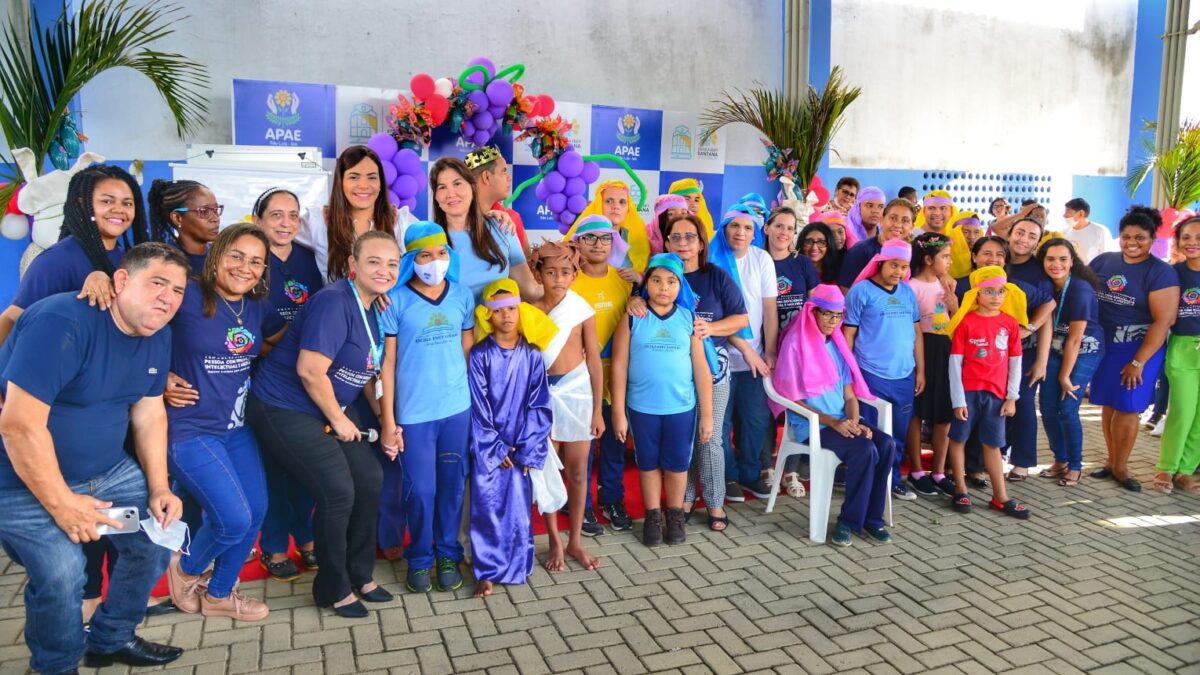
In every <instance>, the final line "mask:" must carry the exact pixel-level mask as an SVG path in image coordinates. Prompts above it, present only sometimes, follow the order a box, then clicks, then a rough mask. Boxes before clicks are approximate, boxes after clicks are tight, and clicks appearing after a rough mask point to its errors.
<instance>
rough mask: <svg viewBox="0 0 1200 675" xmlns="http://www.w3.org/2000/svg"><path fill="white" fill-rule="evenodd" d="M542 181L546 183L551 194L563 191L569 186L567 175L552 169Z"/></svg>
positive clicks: (547, 190)
mask: <svg viewBox="0 0 1200 675" xmlns="http://www.w3.org/2000/svg"><path fill="white" fill-rule="evenodd" d="M542 182H543V183H545V184H546V192H547V193H549V194H554V193H556V192H562V191H563V188H565V187H566V186H567V179H566V177H564V176H563V175H562V174H561V173H559V172H557V171H551V172H550V173H548V174H546V177H545V178H543V179H542Z"/></svg>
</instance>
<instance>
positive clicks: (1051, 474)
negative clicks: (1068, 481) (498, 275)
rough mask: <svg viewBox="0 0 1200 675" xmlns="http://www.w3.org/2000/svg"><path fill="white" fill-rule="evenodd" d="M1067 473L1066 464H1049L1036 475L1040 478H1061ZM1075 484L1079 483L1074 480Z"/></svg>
mask: <svg viewBox="0 0 1200 675" xmlns="http://www.w3.org/2000/svg"><path fill="white" fill-rule="evenodd" d="M1067 473H1069V471H1068V470H1067V465H1066V464H1051V465H1050V466H1048V467H1046V468H1045V469H1042V470H1041V471H1040V472H1039V473H1038V476H1040V477H1042V478H1062V477H1063V476H1065V475H1066V474H1067ZM1075 482H1077V483H1078V482H1079V481H1078V480H1076V481H1075Z"/></svg>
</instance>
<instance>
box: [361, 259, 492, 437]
mask: <svg viewBox="0 0 1200 675" xmlns="http://www.w3.org/2000/svg"><path fill="white" fill-rule="evenodd" d="M388 299H389V300H391V304H390V305H389V306H388V308H387V309H386V310H384V312H383V314H382V315H381V316H380V319H379V324H380V326H381V327H382V329H383V333H384V335H386V336H388V337H395V338H396V410H395V413H396V423H397V424H400V425H404V424H421V423H424V422H432V421H434V420H440V419H444V418H446V417H451V416H454V415H457V414H459V413H461V412H462V411H464V410H467V409H468V408H470V407H471V390H470V389H469V388H468V387H467V361H466V357H465V356H463V349H462V332H463V331H464V330H470V329H471V328H473V327H474V326H475V314H474V311H475V301H474V299H473V298H472V297H471V292H470V291H468V290H467V288H466V287H465V286H463V285H462V284H459V283H455V282H452V281H447V282H446V288H445V289H444V290H443V291H442V295H441V297H439V298H437V299H436V300H430V299H429V298H427V297H425V296H423V295H421V294H420V293H418V292H416V291H414V290H413V289H412V288H411V287H410V286H409V285H408V284H404V285H399V286H396V287H395V288H393V289H392V290H391V291H390V292H389V293H388Z"/></svg>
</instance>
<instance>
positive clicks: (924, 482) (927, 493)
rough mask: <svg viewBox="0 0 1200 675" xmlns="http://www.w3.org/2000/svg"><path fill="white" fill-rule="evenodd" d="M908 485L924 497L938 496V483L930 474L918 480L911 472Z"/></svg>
mask: <svg viewBox="0 0 1200 675" xmlns="http://www.w3.org/2000/svg"><path fill="white" fill-rule="evenodd" d="M908 486H909V487H911V488H912V489H913V491H914V492H916V493H917V494H919V495H921V496H922V497H936V496H938V488H937V485H936V484H935V483H934V482H933V478H931V477H930V476H929V474H925V475H923V476H921V477H920V478H917V479H916V480H914V479H913V477H912V474H909V476H908Z"/></svg>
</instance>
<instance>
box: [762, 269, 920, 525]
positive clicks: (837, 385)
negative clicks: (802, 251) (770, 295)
mask: <svg viewBox="0 0 1200 675" xmlns="http://www.w3.org/2000/svg"><path fill="white" fill-rule="evenodd" d="M845 312H846V302H845V298H844V297H843V296H842V292H841V290H839V289H838V287H837V286H833V285H829V284H822V285H820V286H817V287H816V289H814V290H813V294H812V298H810V299H809V301H808V302H807V303H806V304H805V305H804V308H803V309H801V310H800V316H799V318H798V319H797V320H796V321H795V322H793V324H792V325H791V326H790V327H789V328H788V330H787V332H786V333H785V334H784V336H783V341H782V343H781V344H780V348H779V349H780V352H779V362H778V365H777V366H776V370H775V375H774V377H773V381H774V385H775V389H776V391H778V392H779V393H780V394H781V395H783V396H784V397H786V398H788V399H790V400H792V401H795V402H796V403H797V404H798V405H800V406H801V407H803V408H807V409H809V410H811V411H813V412H815V413H817V419H818V420H819V421H820V437H819V441H820V445H821V447H823V448H825V449H826V450H830V451H831V452H833V453H834V454H836V455H837V456H838V459H840V460H841V461H842V462H844V463H845V464H846V467H847V470H846V499H845V501H844V502H842V510H841V513H839V514H838V520H837V526H836V527H835V529H834V533H833V536H831V537H830V538H829V542H830V543H831V544H833V545H835V546H849V545H850V539H851V534H852V533H855V532H858V533H865V534H866V536H868V537H870V538H871V539H874V540H875V541H879V542H887V541H891V538H892V537H891V534H890V533H889V532H888V531H887V528H886V527H884V520H883V509H884V506H885V504H886V502H887V489H888V488H887V485H888V482H887V481H888V476H889V474H890V473H891V471H892V461H893V459H894V457H895V455H896V443H895V441H894V440H893V439H892V437H891V436H888V435H887V434H885V433H883V432H882V431H880V430H879V429H877V428H875V427H873V426H871V425H869V424H867V423H866V422H864V421H863V420H861V419H860V418H859V399H866V400H874V398H875V397H874V396H873V395H872V394H871V392H870V390H869V389H868V388H867V384H866V381H865V380H864V379H863V375H862V372H861V371H860V370H859V368H858V362H857V361H856V360H855V358H854V354H853V353H852V352H851V350H850V346H849V345H848V344H847V343H846V339H845V337H844V336H843V335H842V331H841V330H840V328H841V324H842V319H843V318H844V316H845ZM787 415H788V424H789V426H790V427H791V429H792V435H793V436H794V437H795V439H796V440H797V441H799V442H804V441H805V440H808V438H809V435H810V429H809V425H808V421H807V420H806V419H805V418H804V417H802V416H800V415H797V414H796V413H793V412H791V411H789V412H788V413H787Z"/></svg>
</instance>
